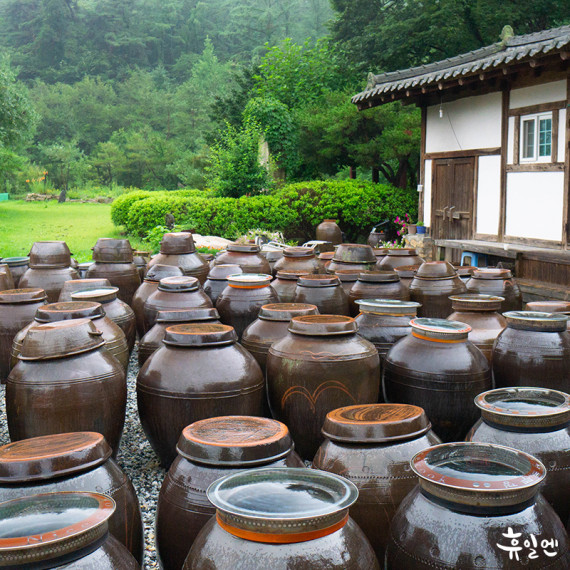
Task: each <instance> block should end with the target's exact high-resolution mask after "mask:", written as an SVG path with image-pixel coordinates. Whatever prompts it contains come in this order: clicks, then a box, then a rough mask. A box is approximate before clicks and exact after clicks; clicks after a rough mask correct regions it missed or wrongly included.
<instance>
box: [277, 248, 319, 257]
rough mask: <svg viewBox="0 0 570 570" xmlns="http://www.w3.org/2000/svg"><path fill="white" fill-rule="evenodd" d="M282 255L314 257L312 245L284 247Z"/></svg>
mask: <svg viewBox="0 0 570 570" xmlns="http://www.w3.org/2000/svg"><path fill="white" fill-rule="evenodd" d="M283 255H284V256H285V257H314V256H315V250H314V249H313V248H312V247H286V248H285V249H284V250H283Z"/></svg>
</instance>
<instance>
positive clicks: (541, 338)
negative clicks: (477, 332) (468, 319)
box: [493, 311, 570, 392]
mask: <svg viewBox="0 0 570 570" xmlns="http://www.w3.org/2000/svg"><path fill="white" fill-rule="evenodd" d="M503 316H504V317H505V319H507V328H506V329H505V330H503V332H502V333H501V334H500V335H499V336H498V337H497V340H496V341H495V345H494V347H493V376H494V378H495V385H496V387H497V388H508V387H511V386H537V387H540V388H550V389H551V390H562V391H563V392H567V391H568V390H569V387H570V332H568V330H567V321H568V317H567V316H566V315H562V314H557V313H537V312H533V311H509V312H507V313H503Z"/></svg>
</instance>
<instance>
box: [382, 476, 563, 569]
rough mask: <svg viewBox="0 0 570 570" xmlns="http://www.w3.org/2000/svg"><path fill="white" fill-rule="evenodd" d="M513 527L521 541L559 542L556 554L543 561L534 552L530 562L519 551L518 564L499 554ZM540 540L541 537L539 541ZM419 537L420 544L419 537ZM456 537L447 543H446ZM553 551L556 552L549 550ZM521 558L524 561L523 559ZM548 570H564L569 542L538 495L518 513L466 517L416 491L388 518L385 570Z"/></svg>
mask: <svg viewBox="0 0 570 570" xmlns="http://www.w3.org/2000/svg"><path fill="white" fill-rule="evenodd" d="M509 528H511V529H512V530H513V532H514V533H521V534H522V536H521V537H520V538H521V546H522V541H523V540H525V539H530V534H534V535H536V538H537V540H538V542H539V543H540V540H541V539H544V538H546V539H548V540H551V539H554V540H557V541H558V548H557V550H558V553H557V554H556V555H555V556H554V557H547V556H545V555H544V554H543V553H542V550H540V549H537V550H536V553H537V554H539V556H538V557H537V558H536V559H534V560H530V559H528V557H527V556H524V553H527V554H528V552H529V549H527V548H523V549H521V553H520V554H521V557H520V558H521V560H517V559H516V558H515V557H514V556H513V557H512V559H511V556H510V553H509V552H506V551H505V550H501V549H500V548H499V547H498V546H497V545H498V544H501V545H504V546H507V545H508V546H511V544H510V540H509V539H508V538H505V537H504V536H503V533H507V532H508V529H509ZM539 535H540V536H539ZM420 536H421V537H422V538H421V540H418V537H420ZM451 537H453V538H455V539H454V540H450V538H451ZM551 550H556V549H555V548H552V549H551ZM523 556H524V560H523ZM521 563H524V566H523V567H524V568H532V569H533V570H535V569H539V568H548V570H551V569H552V570H562V569H563V568H568V567H569V566H570V553H569V551H568V537H567V535H566V532H565V531H564V527H563V526H562V524H561V522H560V519H559V518H558V517H557V516H556V513H554V511H553V510H552V508H551V507H550V505H549V504H548V503H547V502H546V501H545V500H544V498H543V497H542V496H541V495H537V497H536V500H534V501H532V503H531V504H530V505H529V506H527V507H526V508H523V509H522V510H520V511H518V512H511V513H508V514H499V513H497V514H494V513H492V512H491V513H490V514H488V515H486V516H473V515H472V514H464V513H462V512H458V511H456V510H452V508H448V507H446V506H443V505H442V504H440V503H438V502H436V501H435V500H433V499H432V498H429V497H428V496H427V495H426V494H424V493H423V492H421V491H420V489H419V486H418V487H416V488H415V489H414V490H413V491H412V492H411V493H410V494H409V495H408V496H407V497H406V498H405V499H404V501H403V502H402V503H401V505H400V508H399V509H398V511H397V513H396V515H395V516H394V518H393V519H392V526H391V530H390V539H389V544H388V548H387V553H386V569H387V570H409V569H410V568H414V570H415V569H417V570H433V569H434V568H438V569H440V568H441V569H449V570H451V569H453V568H461V569H462V570H464V569H465V570H469V569H473V570H476V569H477V568H502V569H505V570H514V569H516V568H521V566H522V564H521Z"/></svg>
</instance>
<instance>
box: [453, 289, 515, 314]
mask: <svg viewBox="0 0 570 570" xmlns="http://www.w3.org/2000/svg"><path fill="white" fill-rule="evenodd" d="M449 298H450V299H451V306H452V308H453V310H454V311H500V310H501V303H502V302H503V301H504V300H505V298H504V297H499V296H498V295H479V294H477V293H465V294H463V295H451V296H450V297H449Z"/></svg>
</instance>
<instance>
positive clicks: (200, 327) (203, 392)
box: [137, 324, 266, 467]
mask: <svg viewBox="0 0 570 570" xmlns="http://www.w3.org/2000/svg"><path fill="white" fill-rule="evenodd" d="M137 402H138V411H139V416H140V420H141V424H142V427H143V430H144V432H145V434H146V437H147V439H148V441H149V442H150V444H151V446H152V448H153V450H154V451H155V453H156V454H157V456H158V457H159V459H160V462H161V464H162V465H163V466H165V467H168V466H169V465H170V464H171V463H172V461H173V460H174V458H175V457H176V442H177V441H178V438H179V436H180V433H181V432H182V430H183V429H184V428H185V427H186V426H187V425H189V424H190V423H192V422H194V421H197V420H201V419H206V418H210V417H215V416H220V415H235V414H245V415H251V416H263V415H266V413H265V382H264V378H263V374H262V372H261V369H260V368H259V365H258V364H257V362H256V361H255V359H254V358H253V356H251V354H249V352H247V350H245V349H244V348H242V347H241V346H240V345H239V344H237V335H236V333H235V331H234V329H233V328H232V327H230V326H227V325H222V324H189V325H172V326H170V327H167V328H166V332H165V335H164V340H163V344H162V346H161V347H160V348H159V349H158V350H157V351H156V352H154V353H153V354H152V355H151V356H150V358H149V359H148V360H147V361H146V363H145V364H144V366H143V367H142V368H141V369H140V372H139V374H138V378H137Z"/></svg>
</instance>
